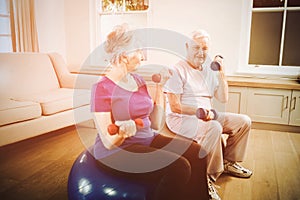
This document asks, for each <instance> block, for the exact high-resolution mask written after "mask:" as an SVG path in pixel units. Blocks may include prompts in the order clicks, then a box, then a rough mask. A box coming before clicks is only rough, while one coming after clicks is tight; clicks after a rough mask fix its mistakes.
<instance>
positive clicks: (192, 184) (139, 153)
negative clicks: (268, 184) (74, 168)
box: [91, 25, 209, 200]
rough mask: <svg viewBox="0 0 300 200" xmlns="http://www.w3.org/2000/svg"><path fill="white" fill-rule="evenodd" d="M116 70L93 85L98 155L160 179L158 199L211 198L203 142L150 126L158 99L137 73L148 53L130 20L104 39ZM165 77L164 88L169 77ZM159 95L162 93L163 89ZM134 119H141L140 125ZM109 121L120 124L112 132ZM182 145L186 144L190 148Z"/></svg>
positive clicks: (122, 169) (114, 166) (141, 176)
mask: <svg viewBox="0 0 300 200" xmlns="http://www.w3.org/2000/svg"><path fill="white" fill-rule="evenodd" d="M104 48H105V51H106V53H107V54H109V55H110V58H111V59H110V67H111V70H110V71H109V72H108V73H107V74H106V75H105V76H103V77H102V79H101V80H100V81H99V82H98V83H96V84H95V85H94V86H93V88H92V99H91V109H92V113H93V116H94V121H95V124H96V127H97V130H98V134H97V137H96V142H95V145H94V156H95V158H96V159H97V160H98V161H99V164H100V165H102V166H103V167H105V168H106V169H107V170H109V171H111V172H112V173H115V174H118V175H121V176H126V177H129V178H131V179H138V180H145V181H149V182H154V183H156V185H157V186H156V189H155V192H154V194H153V199H158V200H166V199H172V200H176V199H178V200H181V199H198V200H200V199H209V197H208V189H207V187H208V186H207V181H206V176H207V174H206V162H207V161H206V157H204V158H199V156H198V155H199V151H200V149H201V146H199V144H197V143H196V142H193V141H191V140H188V139H185V138H179V137H174V138H170V137H165V136H163V135H161V134H159V133H156V132H154V131H153V129H151V121H150V119H149V116H150V113H151V111H152V110H153V102H156V104H155V105H156V106H159V105H160V104H161V103H162V102H160V100H159V99H161V98H160V97H159V95H158V96H156V98H157V99H154V100H152V99H151V97H150V95H149V94H148V90H147V86H146V83H145V81H144V80H143V78H142V77H140V76H139V75H137V74H134V73H133V72H134V71H135V70H136V68H137V67H138V66H139V65H140V63H141V60H142V59H143V53H142V51H141V50H140V49H138V48H137V39H136V37H135V36H134V34H133V32H130V31H128V28H127V26H126V25H120V26H117V27H115V29H114V30H113V31H112V32H110V33H109V34H108V36H107V40H106V41H105V43H104ZM161 75H162V77H163V80H162V81H161V83H160V86H159V88H158V89H159V90H160V91H161V90H162V88H161V87H162V85H163V84H164V83H165V82H166V80H167V79H168V76H169V75H168V73H166V72H164V73H163V72H162V73H161ZM158 94H159V92H158ZM135 119H142V121H143V126H142V127H141V126H137V125H136V124H135V121H134V120H135ZM110 124H116V125H118V126H119V128H118V132H117V133H116V134H110V133H109V131H108V129H107V127H108V126H109V125H110ZM183 147H186V148H185V149H184V148H183Z"/></svg>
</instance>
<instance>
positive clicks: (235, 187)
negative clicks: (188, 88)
mask: <svg viewBox="0 0 300 200" xmlns="http://www.w3.org/2000/svg"><path fill="white" fill-rule="evenodd" d="M92 127H93V124H91V123H86V124H81V125H80V126H70V127H66V128H64V129H61V130H58V131H54V132H51V133H47V134H44V135H41V136H38V137H35V138H31V139H28V140H24V141H22V142H18V143H15V144H12V145H7V146H4V147H0V196H1V199H5V200H6V199H7V200H10V199H33V200H35V199H37V200H39V199H42V200H58V199H59V200H60V199H62V200H63V199H67V181H68V174H69V172H70V169H71V167H72V164H73V162H74V160H75V159H76V158H77V156H78V155H79V154H80V153H81V152H82V151H83V150H84V149H85V147H88V146H90V145H92V144H93V142H94V137H95V134H96V132H95V130H94V129H93V128H92ZM299 160H300V134H299V133H291V132H279V131H270V130H258V129H252V130H251V137H250V141H249V144H248V151H247V157H246V160H245V161H244V162H243V165H244V166H246V167H249V168H251V169H252V170H253V172H254V174H253V175H252V177H251V178H249V179H241V178H235V177H231V176H228V175H226V174H223V175H221V177H220V178H219V179H218V180H217V182H216V184H217V185H219V186H220V188H219V189H218V191H219V194H220V196H221V197H222V199H223V200H241V199H242V200H252V199H254V200H300V189H299V188H300V170H299V167H300V161H299Z"/></svg>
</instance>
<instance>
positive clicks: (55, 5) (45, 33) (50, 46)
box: [35, 0, 66, 57]
mask: <svg viewBox="0 0 300 200" xmlns="http://www.w3.org/2000/svg"><path fill="white" fill-rule="evenodd" d="M35 9H36V10H35V11H36V13H35V14H36V25H37V31H38V40H39V48H40V52H45V53H47V52H58V53H60V54H61V55H63V56H64V57H65V56H66V40H65V38H66V37H65V21H64V1H62V0H36V1H35Z"/></svg>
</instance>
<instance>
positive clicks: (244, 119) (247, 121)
mask: <svg viewBox="0 0 300 200" xmlns="http://www.w3.org/2000/svg"><path fill="white" fill-rule="evenodd" d="M241 121H242V122H243V124H244V126H246V127H251V124H252V121H251V118H250V117H249V116H248V115H243V114H241Z"/></svg>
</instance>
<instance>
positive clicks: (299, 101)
mask: <svg viewBox="0 0 300 200" xmlns="http://www.w3.org/2000/svg"><path fill="white" fill-rule="evenodd" d="M289 124H290V125H294V126H300V91H299V90H293V92H292V99H291V105H290V123H289Z"/></svg>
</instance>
